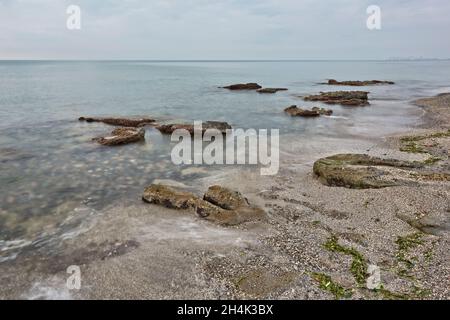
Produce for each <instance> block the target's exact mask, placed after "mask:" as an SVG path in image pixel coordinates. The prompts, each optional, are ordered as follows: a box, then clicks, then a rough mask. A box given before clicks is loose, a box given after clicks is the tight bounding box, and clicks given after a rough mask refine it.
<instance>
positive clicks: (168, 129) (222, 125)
mask: <svg viewBox="0 0 450 320" xmlns="http://www.w3.org/2000/svg"><path fill="white" fill-rule="evenodd" d="M156 129H158V130H159V131H160V132H161V133H163V134H172V133H173V132H174V131H175V130H178V129H184V130H187V131H189V133H190V134H191V135H192V134H194V124H163V125H159V126H157V127H156ZM208 129H216V130H218V131H220V132H221V133H222V134H226V131H227V130H231V129H232V127H231V125H230V124H228V123H227V122H221V121H206V122H203V123H202V133H205V131H206V130H208Z"/></svg>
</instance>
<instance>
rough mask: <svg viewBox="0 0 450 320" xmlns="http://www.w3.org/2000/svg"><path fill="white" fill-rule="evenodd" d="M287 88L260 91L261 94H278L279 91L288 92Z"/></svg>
mask: <svg viewBox="0 0 450 320" xmlns="http://www.w3.org/2000/svg"><path fill="white" fill-rule="evenodd" d="M287 90H288V89H287V88H264V89H259V90H258V92H259V93H277V92H278V91H287Z"/></svg>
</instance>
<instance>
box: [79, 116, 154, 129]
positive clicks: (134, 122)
mask: <svg viewBox="0 0 450 320" xmlns="http://www.w3.org/2000/svg"><path fill="white" fill-rule="evenodd" d="M78 120H79V121H86V122H102V123H105V124H109V125H112V126H118V127H133V128H137V127H143V126H145V125H148V124H152V123H154V122H155V120H154V119H149V118H144V119H129V118H90V117H80V118H79V119H78Z"/></svg>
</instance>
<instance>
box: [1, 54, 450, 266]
mask: <svg viewBox="0 0 450 320" xmlns="http://www.w3.org/2000/svg"><path fill="white" fill-rule="evenodd" d="M449 74H450V61H418V62H412V61H408V62H402V61H395V62H391V61H371V62H352V61H348V62H336V61H322V62H318V61H316V62H311V61H299V62H145V61H142V62H137V61H136V62H37V61H36V62H14V61H8V62H7V61H4V62H0V263H2V262H4V261H10V260H12V259H14V258H15V257H16V256H17V254H18V253H20V250H19V249H20V248H25V247H33V246H43V245H45V243H46V241H48V239H49V237H50V235H53V236H55V235H60V236H61V235H62V234H65V233H67V232H70V230H72V229H74V228H76V227H77V226H79V224H80V223H81V219H80V218H78V219H75V218H74V217H84V216H86V215H92V214H95V212H96V211H95V210H99V209H101V208H102V207H104V206H105V205H108V204H110V203H112V202H113V201H120V199H128V200H131V201H139V196H140V194H141V192H142V190H143V189H144V188H145V186H147V185H148V184H150V183H151V182H152V181H153V180H154V179H171V180H176V181H180V182H184V183H186V184H189V181H192V179H194V178H195V173H193V174H191V175H189V174H187V175H186V174H182V169H185V168H182V167H176V166H174V165H173V164H172V163H171V161H170V150H171V147H170V141H169V137H163V136H161V135H160V133H159V132H158V131H156V130H154V129H148V130H147V133H146V142H145V143H140V144H135V145H128V146H123V147H119V148H105V147H101V146H98V145H96V144H95V143H93V142H92V141H91V139H92V138H93V137H95V136H98V135H102V134H105V133H108V132H110V131H111V130H112V129H111V127H108V126H106V125H102V124H86V123H80V122H79V121H77V119H78V117H80V116H149V117H153V118H156V119H157V120H159V121H178V120H179V121H187V120H219V121H227V122H229V123H230V124H232V125H233V127H235V128H256V129H258V128H264V129H270V128H276V129H279V130H280V133H281V135H282V136H283V135H289V136H290V137H292V136H295V137H296V139H298V140H299V141H302V139H303V140H307V139H311V137H317V136H332V137H338V138H339V137H340V136H348V137H351V136H363V137H367V138H368V139H370V138H377V137H382V136H384V135H387V134H389V133H392V132H396V131H401V130H403V129H405V128H407V127H410V126H413V125H415V124H417V121H418V114H419V113H420V112H418V110H417V108H416V107H413V106H411V105H410V104H409V103H408V102H409V101H411V100H413V99H415V98H418V97H422V96H428V95H433V94H435V93H439V92H444V91H450V78H449V77H448V75H449ZM329 78H335V79H339V80H370V79H380V80H392V81H395V82H396V85H394V86H377V87H370V88H367V89H364V90H368V91H370V98H371V103H372V105H371V106H369V107H363V108H352V107H340V106H332V107H331V108H332V109H333V110H334V116H333V117H331V118H328V117H321V118H318V119H298V118H297V119H293V118H290V117H288V116H286V115H285V114H284V113H283V109H284V108H285V107H287V106H290V105H293V104H297V105H300V106H309V107H311V106H314V105H318V104H311V103H304V102H303V101H302V100H301V99H300V98H298V96H299V95H305V94H310V93H317V92H319V91H333V90H339V89H348V88H345V87H344V88H333V87H328V86H324V85H321V84H320V83H321V82H323V81H325V80H326V79H329ZM241 82H258V83H260V84H261V85H263V86H264V87H287V88H289V91H286V92H279V93H277V94H274V95H265V94H258V93H255V92H230V91H227V90H224V89H220V88H219V87H220V86H224V85H228V84H233V83H241ZM351 89H352V90H354V88H351ZM281 147H282V148H283V137H282V140H281ZM281 160H282V159H281ZM49 226H51V228H50V227H49ZM50 230H51V231H50Z"/></svg>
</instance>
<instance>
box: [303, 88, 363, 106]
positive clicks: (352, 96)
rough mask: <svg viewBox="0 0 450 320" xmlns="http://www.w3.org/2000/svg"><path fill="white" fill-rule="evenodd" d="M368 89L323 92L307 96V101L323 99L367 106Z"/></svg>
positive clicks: (342, 103) (327, 101) (331, 102)
mask: <svg viewBox="0 0 450 320" xmlns="http://www.w3.org/2000/svg"><path fill="white" fill-rule="evenodd" d="M368 94H369V93H368V92H367V91H336V92H321V93H320V94H318V95H310V96H306V97H304V98H303V99H304V100H305V101H321V102H324V103H327V104H341V105H344V106H366V105H369V98H368Z"/></svg>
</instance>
